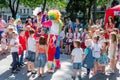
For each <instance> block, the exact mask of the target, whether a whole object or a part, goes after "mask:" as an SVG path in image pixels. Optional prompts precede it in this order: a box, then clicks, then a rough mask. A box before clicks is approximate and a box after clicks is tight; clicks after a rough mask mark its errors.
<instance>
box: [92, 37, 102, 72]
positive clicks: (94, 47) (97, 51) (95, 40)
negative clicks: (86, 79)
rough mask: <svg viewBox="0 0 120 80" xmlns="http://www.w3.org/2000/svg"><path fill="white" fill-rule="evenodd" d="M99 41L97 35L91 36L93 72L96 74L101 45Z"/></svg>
mask: <svg viewBox="0 0 120 80" xmlns="http://www.w3.org/2000/svg"><path fill="white" fill-rule="evenodd" d="M98 41H99V36H95V37H94V38H93V45H92V51H93V57H94V58H95V59H94V74H96V72H97V70H98V68H99V66H98V59H99V58H100V53H101V47H100V45H99V44H98Z"/></svg>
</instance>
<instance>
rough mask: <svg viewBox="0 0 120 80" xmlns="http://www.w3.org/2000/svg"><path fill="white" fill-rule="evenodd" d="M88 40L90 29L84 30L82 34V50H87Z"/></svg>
mask: <svg viewBox="0 0 120 80" xmlns="http://www.w3.org/2000/svg"><path fill="white" fill-rule="evenodd" d="M87 38H89V35H88V28H86V29H84V32H83V33H82V36H81V40H82V43H81V47H82V49H85V48H86V46H85V40H86V39H87Z"/></svg>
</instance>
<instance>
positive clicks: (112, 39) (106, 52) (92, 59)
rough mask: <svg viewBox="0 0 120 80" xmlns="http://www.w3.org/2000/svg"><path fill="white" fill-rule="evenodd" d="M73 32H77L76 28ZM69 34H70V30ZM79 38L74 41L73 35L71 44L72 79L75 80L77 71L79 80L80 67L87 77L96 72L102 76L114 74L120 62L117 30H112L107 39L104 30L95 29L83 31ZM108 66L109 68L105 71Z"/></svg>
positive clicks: (119, 42) (119, 39) (119, 38)
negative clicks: (72, 47) (84, 70)
mask: <svg viewBox="0 0 120 80" xmlns="http://www.w3.org/2000/svg"><path fill="white" fill-rule="evenodd" d="M75 32H78V31H77V28H76V30H75ZM69 33H71V34H72V32H71V31H70V30H69ZM79 34H80V33H79ZM79 34H78V36H79ZM90 36H92V37H90ZM66 37H67V36H66ZM81 37H82V38H80V36H79V38H76V39H75V33H74V36H73V38H72V40H73V42H72V43H71V44H73V46H74V49H73V50H72V52H71V56H72V57H71V61H72V62H73V69H74V75H73V79H74V80H75V77H76V74H77V71H79V78H81V68H82V67H84V68H86V70H87V73H86V75H87V76H89V74H90V72H92V74H93V75H95V74H96V73H97V72H102V73H103V74H105V73H115V69H116V64H117V62H118V61H120V35H119V32H118V29H116V28H114V29H113V31H112V32H111V33H110V34H109V39H106V38H105V30H103V29H101V28H96V27H93V28H91V30H88V29H84V32H82V36H81ZM68 39H70V38H68ZM108 65H109V68H108V69H107V70H106V66H108Z"/></svg>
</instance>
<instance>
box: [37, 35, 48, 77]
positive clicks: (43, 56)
mask: <svg viewBox="0 0 120 80" xmlns="http://www.w3.org/2000/svg"><path fill="white" fill-rule="evenodd" d="M37 48H38V49H37V50H38V77H40V76H41V77H44V67H45V64H46V61H47V52H46V51H47V46H46V39H45V37H44V36H41V37H40V39H39V45H38V47H37ZM40 71H41V72H40Z"/></svg>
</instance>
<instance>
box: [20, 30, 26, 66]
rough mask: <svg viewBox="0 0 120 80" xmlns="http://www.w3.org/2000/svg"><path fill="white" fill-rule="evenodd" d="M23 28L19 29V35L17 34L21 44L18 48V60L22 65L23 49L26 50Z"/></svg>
mask: <svg viewBox="0 0 120 80" xmlns="http://www.w3.org/2000/svg"><path fill="white" fill-rule="evenodd" d="M24 33H25V32H24V30H23V29H20V36H19V43H20V44H21V46H20V48H19V55H20V60H19V63H20V65H21V66H23V65H24V62H23V58H24V51H25V50H26V37H25V36H24Z"/></svg>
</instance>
